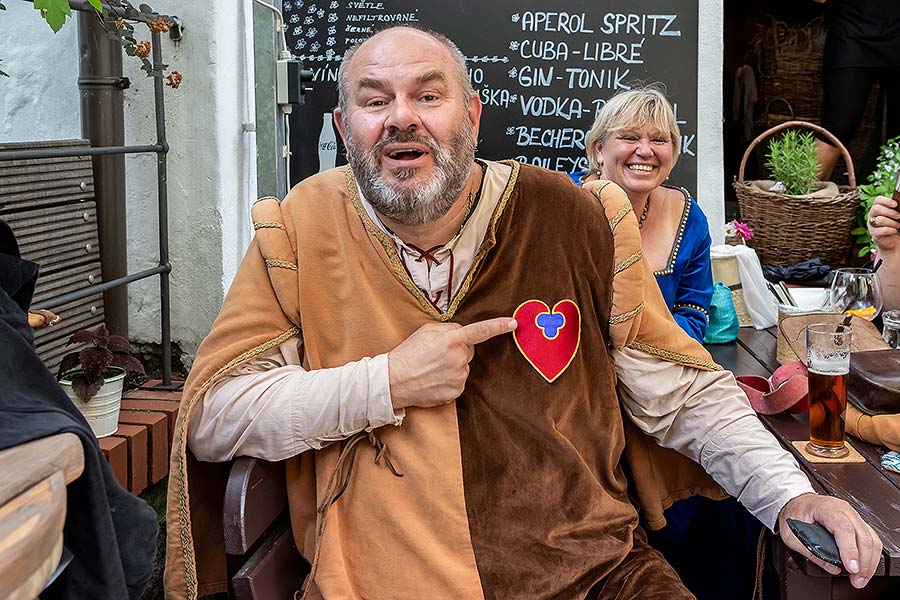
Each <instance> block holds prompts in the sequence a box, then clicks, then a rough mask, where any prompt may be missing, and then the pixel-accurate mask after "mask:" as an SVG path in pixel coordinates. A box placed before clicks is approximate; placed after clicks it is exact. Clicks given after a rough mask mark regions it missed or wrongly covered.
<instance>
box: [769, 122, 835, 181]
mask: <svg viewBox="0 0 900 600" xmlns="http://www.w3.org/2000/svg"><path fill="white" fill-rule="evenodd" d="M766 167H768V168H769V171H770V172H771V174H772V179H774V180H775V182H774V184H773V185H772V186H771V187H770V188H769V189H770V190H771V191H775V192H783V193H785V194H788V195H791V196H805V195H807V194H810V193H812V192H814V191H818V189H821V188H823V187H825V186H826V185H829V182H817V181H816V176H817V175H818V172H819V161H818V159H817V158H816V139H815V137H814V136H813V134H812V133H810V132H808V131H806V132H802V133H801V132H799V131H797V130H796V129H789V130H788V131H786V132H785V133H784V135H783V136H781V137H780V138H773V139H772V141H771V142H769V153H768V154H767V155H766ZM817 184H818V185H817ZM830 186H833V189H832V190H830V195H834V194H835V193H837V186H836V185H834V184H833V183H831V184H830Z"/></svg>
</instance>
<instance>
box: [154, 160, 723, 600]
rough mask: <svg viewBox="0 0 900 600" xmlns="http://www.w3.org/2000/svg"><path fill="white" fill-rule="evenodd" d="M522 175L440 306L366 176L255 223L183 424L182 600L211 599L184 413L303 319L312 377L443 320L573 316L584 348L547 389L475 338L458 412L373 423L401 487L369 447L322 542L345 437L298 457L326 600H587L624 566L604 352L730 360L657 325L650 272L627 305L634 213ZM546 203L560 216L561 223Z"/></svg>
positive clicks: (303, 513)
mask: <svg viewBox="0 0 900 600" xmlns="http://www.w3.org/2000/svg"><path fill="white" fill-rule="evenodd" d="M511 171H512V173H511V175H510V177H509V182H508V185H507V188H506V190H505V191H504V193H503V196H502V197H501V199H500V202H499V203H498V205H497V208H496V209H495V211H494V216H493V219H492V223H491V226H490V227H489V229H488V232H487V235H486V236H485V239H484V242H483V244H482V246H481V248H480V249H479V251H478V253H477V254H476V256H475V260H474V263H473V267H472V269H471V270H470V272H469V274H468V275H467V278H466V280H465V281H464V282H463V285H462V287H461V289H460V291H459V292H458V293H457V294H456V296H455V297H454V299H453V302H452V303H451V305H450V307H449V309H448V311H447V312H446V313H443V314H440V313H438V312H437V311H435V310H434V307H433V306H431V305H430V303H428V302H427V300H426V299H424V298H423V297H422V295H421V293H420V292H419V291H418V290H416V289H415V286H413V285H412V284H411V282H410V281H409V278H408V276H405V272H404V271H403V270H402V268H400V265H399V264H398V261H397V255H396V250H395V249H394V248H393V246H392V242H391V241H390V240H387V239H386V237H385V236H384V234H383V233H382V232H380V231H378V229H377V228H376V227H374V225H373V223H372V222H371V220H370V219H368V218H367V217H366V215H365V214H364V211H363V210H362V208H361V206H360V202H359V198H358V197H356V194H355V191H356V190H355V185H354V184H353V182H352V181H351V180H348V181H347V182H342V181H340V180H339V179H337V178H339V177H343V175H344V173H345V172H346V171H345V170H336V171H333V172H329V173H327V174H324V175H321V176H318V177H314V178H312V179H310V180H307V182H305V183H304V184H303V186H301V187H303V188H304V189H302V190H299V192H300V193H296V192H297V191H298V190H296V189H295V192H292V195H291V197H290V198H289V199H288V200H286V202H285V203H284V205H282V206H281V207H279V206H278V205H277V203H274V202H272V203H271V206H263V207H261V208H260V209H259V210H255V211H254V219H255V220H256V222H257V226H258V229H260V235H259V236H258V238H259V239H258V240H257V241H255V242H254V245H253V246H251V249H250V251H249V252H248V257H247V259H245V262H244V264H242V267H241V270H240V272H239V274H238V277H237V279H236V281H235V285H234V286H233V287H232V291H231V292H230V293H229V298H228V299H227V300H226V304H225V307H224V308H223V312H222V315H220V318H219V320H218V321H217V323H216V326H215V327H214V330H213V333H212V334H211V336H210V338H208V340H207V341H206V342H204V346H203V347H202V348H201V356H202V357H203V360H202V361H198V364H197V365H196V366H195V370H194V371H192V376H191V380H190V381H189V382H188V389H187V393H186V395H185V398H186V403H185V405H184V406H183V409H182V412H181V415H180V420H179V424H180V427H179V428H178V431H177V432H176V434H177V436H178V437H177V439H176V448H175V449H174V450H173V469H174V470H173V473H175V479H174V481H173V484H174V485H172V486H171V487H170V509H171V514H170V517H171V518H170V537H169V540H170V545H169V568H168V569H167V571H168V573H167V578H168V583H169V585H168V587H169V590H170V593H172V594H173V596H174V597H181V594H182V593H184V594H186V596H187V597H193V595H194V594H195V593H196V591H197V589H198V584H197V580H196V579H195V576H196V564H197V562H198V561H197V560H196V557H195V555H194V553H193V541H192V539H191V521H190V516H191V515H190V513H189V511H188V510H187V506H188V504H187V502H188V496H187V491H188V490H187V489H186V483H187V482H186V477H185V475H186V474H187V473H186V471H187V466H188V464H189V462H188V460H187V456H186V454H185V449H184V431H185V427H186V420H187V419H188V418H189V417H190V413H191V410H192V408H193V404H194V403H195V402H196V400H197V399H198V398H199V397H201V396H202V394H203V393H204V392H205V390H206V389H208V387H209V386H210V385H211V384H212V383H214V382H215V380H216V379H217V378H218V377H220V376H221V375H222V374H223V373H226V372H228V371H229V370H230V369H233V368H234V367H235V366H236V365H239V364H241V363H242V362H245V361H247V360H249V359H251V358H253V356H255V355H258V354H260V353H261V352H264V351H266V350H268V349H270V348H273V347H275V346H277V345H278V344H280V343H282V342H284V341H285V340H287V339H289V338H290V337H291V336H296V335H298V334H299V327H300V326H302V328H303V339H304V352H305V357H304V359H305V363H304V366H305V367H307V368H311V369H320V368H328V367H333V366H339V365H342V364H344V363H347V362H349V361H353V360H357V359H359V358H360V357H362V356H374V355H377V354H379V353H383V352H386V351H387V350H389V349H391V348H393V347H394V346H396V345H397V344H398V343H399V342H401V341H402V340H403V339H405V338H406V337H407V336H408V335H409V334H410V333H412V332H413V331H415V329H417V328H418V327H419V326H421V325H422V324H424V323H427V322H429V321H434V320H451V319H452V320H453V321H454V322H458V323H462V324H465V323H470V322H475V321H479V320H482V319H485V318H489V317H493V316H497V315H503V314H512V313H513V311H514V310H515V308H516V306H517V305H518V304H520V303H521V302H523V301H525V300H528V299H538V300H541V301H543V302H545V303H546V304H547V306H548V307H550V306H553V305H554V304H555V303H557V302H559V301H560V300H570V301H571V302H572V303H574V305H576V306H577V307H578V312H579V317H578V318H573V320H574V322H570V323H569V325H571V326H576V327H579V333H580V335H579V340H578V345H577V349H576V351H575V353H574V356H573V357H572V360H571V363H570V364H569V366H568V368H567V369H566V370H565V371H564V372H563V373H562V375H561V376H560V377H559V378H558V379H557V380H555V381H554V382H553V383H552V384H550V383H548V382H547V381H546V379H544V378H542V377H541V376H540V375H539V374H538V373H537V372H536V370H535V369H533V368H532V367H531V365H530V364H529V363H528V361H526V360H525V358H524V357H523V356H522V354H520V353H519V351H518V350H517V348H516V347H515V345H514V344H513V341H512V339H510V338H511V336H501V337H499V338H495V339H492V340H490V341H488V342H485V343H484V344H481V345H479V346H478V347H477V349H476V355H475V359H474V360H473V362H472V365H471V373H470V377H469V380H468V382H467V386H466V390H465V392H464V393H463V395H462V396H461V397H460V398H459V399H458V400H457V401H456V402H455V403H451V404H448V405H444V406H441V407H436V408H429V409H416V408H410V409H408V411H407V416H406V420H405V421H404V423H403V426H402V427H399V428H393V427H388V428H383V429H381V430H378V432H377V433H378V435H379V438H380V442H379V443H380V444H383V446H382V449H383V448H384V447H387V448H389V450H390V456H391V460H392V461H393V462H394V464H396V465H397V468H398V469H399V470H400V471H402V473H403V477H397V476H396V474H395V473H394V472H392V470H391V469H389V468H387V467H386V465H385V461H384V460H381V461H378V462H376V461H375V459H376V453H375V450H374V449H373V448H370V447H368V446H367V445H364V444H360V445H357V446H356V447H355V448H356V452H357V454H358V455H357V456H356V457H355V461H354V463H353V464H355V467H354V468H353V470H352V473H351V475H352V477H351V478H350V485H349V487H348V488H347V489H346V491H345V492H344V494H343V495H342V496H341V497H340V500H339V501H337V502H336V503H335V504H333V505H332V506H331V507H330V510H329V512H328V513H327V517H326V519H325V521H324V523H325V527H324V529H322V528H321V524H322V523H321V517H319V526H320V527H319V529H318V530H317V517H316V512H315V507H316V506H317V504H318V503H319V502H320V501H322V500H323V499H327V498H326V497H327V496H329V494H330V492H331V491H333V490H329V489H328V488H329V479H330V477H331V475H332V473H333V472H334V469H335V466H336V465H338V462H339V457H340V455H341V445H340V444H333V445H331V446H328V447H327V448H325V449H323V450H321V451H319V452H317V453H315V454H312V453H306V454H303V455H301V456H300V457H298V458H295V459H292V460H291V461H289V463H288V480H289V496H290V500H291V512H292V523H293V526H294V534H295V539H296V540H297V542H298V546H299V547H302V548H304V554H306V555H307V556H308V557H313V555H314V553H315V550H316V547H317V546H318V548H319V551H320V554H319V561H318V562H319V564H318V567H319V568H318V575H317V579H316V583H317V585H318V587H319V589H320V590H321V591H322V593H323V594H324V596H325V597H327V598H357V597H360V598H361V597H368V598H388V597H408V598H425V597H427V598H477V597H504V598H507V597H508V598H535V597H553V598H583V597H585V596H586V595H587V594H588V591H589V590H591V588H593V587H594V586H595V585H596V584H598V582H601V581H603V580H604V579H605V578H608V576H609V575H610V574H611V573H612V572H613V571H614V570H615V569H616V568H617V567H619V566H620V565H622V564H623V560H625V559H626V557H627V556H629V552H630V550H631V547H632V545H633V543H634V531H635V529H636V526H637V515H636V513H635V511H634V509H633V507H632V506H631V504H630V503H629V502H628V499H627V497H626V495H625V479H624V476H623V474H622V470H621V467H620V459H621V455H622V450H623V446H624V440H625V432H624V428H623V424H622V420H621V413H620V411H619V407H618V401H617V399H616V394H615V387H614V386H615V377H614V371H613V367H612V365H611V362H610V360H609V355H608V348H610V347H613V346H617V347H621V346H623V345H626V344H628V345H629V346H630V347H634V348H637V349H640V350H641V351H644V352H649V353H653V354H656V355H658V356H661V357H664V358H666V359H668V360H674V361H676V362H681V363H682V364H686V365H693V366H699V367H704V368H709V369H712V368H715V365H713V364H712V363H711V361H709V358H708V356H706V355H705V353H704V352H703V351H702V349H700V348H699V347H698V346H696V345H694V344H693V343H691V342H690V341H689V340H688V341H685V340H686V338H685V339H681V338H683V337H684V336H681V337H679V336H677V335H676V336H674V337H673V336H672V334H671V328H673V327H674V328H676V329H677V326H676V325H675V324H674V322H673V321H672V320H671V318H663V317H661V315H662V314H666V315H667V311H665V306H664V305H663V304H662V303H661V299H659V298H657V297H652V296H651V297H649V298H644V297H643V294H641V293H640V288H641V278H642V275H641V274H640V273H638V274H637V278H638V280H637V281H634V280H632V281H630V282H627V283H628V284H629V285H631V286H632V287H633V288H634V289H635V290H636V291H637V292H638V293H635V294H632V295H631V297H629V298H623V297H622V296H624V294H622V295H619V296H617V297H618V298H619V300H618V302H620V304H623V305H627V304H628V303H631V306H630V307H629V306H621V305H617V304H616V302H617V301H616V300H614V295H613V287H614V275H616V274H622V273H624V272H626V271H627V270H628V269H629V268H630V267H631V266H632V265H635V264H639V262H640V248H639V244H638V243H636V242H635V241H634V239H633V238H634V237H635V236H636V228H635V227H634V224H633V223H631V226H632V228H633V229H634V236H632V239H631V240H630V244H629V243H622V244H620V243H619V241H620V240H619V239H618V237H617V239H616V240H615V243H614V241H613V237H612V229H614V228H615V227H616V225H618V224H619V223H620V222H621V221H622V220H623V219H630V220H631V221H634V216H633V214H632V213H631V212H630V207H627V205H626V204H627V203H622V204H621V205H620V207H619V210H617V211H613V212H614V214H612V215H609V214H608V213H607V214H604V211H603V208H602V207H601V206H600V204H599V203H597V202H596V201H592V200H591V198H590V196H587V195H585V194H583V192H581V191H579V190H577V189H576V188H573V187H572V186H571V185H570V184H568V183H565V181H564V180H563V181H562V182H560V181H559V180H554V179H553V178H552V177H551V176H549V175H548V174H546V173H542V172H539V171H538V170H537V169H533V168H525V167H523V168H522V169H521V172H519V169H518V167H517V166H515V165H512V166H511ZM347 174H348V179H349V173H347ZM342 184H343V185H342ZM342 187H343V190H341V188H342ZM548 198H552V199H553V206H555V207H565V210H559V209H556V210H552V211H548V203H547V202H546V200H547V199H548ZM263 233H264V234H265V235H263ZM623 237H625V236H623ZM267 238H268V239H267ZM626 241H628V240H626ZM267 277H268V278H269V279H270V280H271V284H268V285H267V283H268V282H267V281H266V278H267ZM624 279H627V276H626V277H624ZM298 281H299V286H298ZM238 296H240V299H241V302H240V310H237V309H236V305H237V302H236V301H235V298H237V297H238ZM657 296H658V292H657ZM644 300H647V302H646V304H645V302H644ZM645 307H646V308H645ZM660 309H661V310H660ZM641 322H643V323H644V324H645V325H646V326H645V327H643V328H642V327H640V326H639V325H640V323H641ZM301 324H302V325H301ZM607 324H610V325H607ZM667 328H668V331H667ZM241 336H242V337H241ZM379 458H383V456H379ZM210 489H211V488H210ZM202 491H203V490H201V492H202ZM191 492H192V495H193V496H196V495H197V486H193V487H192V488H191ZM212 496H213V497H214V496H215V494H212ZM213 501H215V499H213ZM192 504H193V502H192ZM195 531H196V528H195ZM317 531H318V534H319V535H320V536H321V539H317ZM317 542H318V544H317ZM638 544H640V540H638ZM201 558H202V557H201ZM182 577H183V578H184V579H183V580H182ZM182 590H183V591H182ZM595 592H597V590H596V589H595ZM597 593H599V592H597Z"/></svg>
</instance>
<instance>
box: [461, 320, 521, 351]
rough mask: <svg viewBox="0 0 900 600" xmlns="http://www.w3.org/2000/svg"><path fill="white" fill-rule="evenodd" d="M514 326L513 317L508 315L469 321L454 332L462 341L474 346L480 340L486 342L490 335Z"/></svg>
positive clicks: (493, 335) (502, 332)
mask: <svg viewBox="0 0 900 600" xmlns="http://www.w3.org/2000/svg"><path fill="white" fill-rule="evenodd" d="M515 328H516V321H515V319H511V318H509V317H495V318H493V319H485V320H484V321H478V322H477V323H470V324H468V325H465V326H463V327H461V328H460V329H458V330H457V331H456V334H457V335H459V336H460V339H462V341H463V342H465V343H466V344H469V345H470V346H474V345H475V344H480V343H481V342H486V341H487V340H489V339H491V338H492V337H496V336H498V335H503V334H504V333H509V332H510V331H512V330H514V329H515Z"/></svg>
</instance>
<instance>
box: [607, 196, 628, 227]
mask: <svg viewBox="0 0 900 600" xmlns="http://www.w3.org/2000/svg"><path fill="white" fill-rule="evenodd" d="M632 210H633V208H632V206H631V202H626V203H625V205H624V206H622V208H620V209H619V212H617V213H616V214H615V215H614V216H613V218H612V219H610V220H609V228H610V229H611V230H612V231H613V232H615V231H616V226H617V225H618V224H619V223H620V222H621V221H622V219H624V218H625V215H627V214H628V213H629V212H631V211H632Z"/></svg>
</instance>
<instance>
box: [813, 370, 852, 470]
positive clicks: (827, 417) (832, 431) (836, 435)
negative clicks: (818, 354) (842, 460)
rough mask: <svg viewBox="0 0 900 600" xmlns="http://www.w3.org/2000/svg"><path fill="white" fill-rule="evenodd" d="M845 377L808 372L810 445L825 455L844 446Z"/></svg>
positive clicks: (842, 375)
mask: <svg viewBox="0 0 900 600" xmlns="http://www.w3.org/2000/svg"><path fill="white" fill-rule="evenodd" d="M847 377H848V374H847V373H843V374H841V375H835V374H833V373H817V372H815V371H813V370H812V369H810V371H809V443H810V444H811V445H812V446H813V447H817V448H818V449H821V450H823V451H826V452H827V451H828V450H832V449H840V448H843V447H844V416H845V413H846V411H847Z"/></svg>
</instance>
